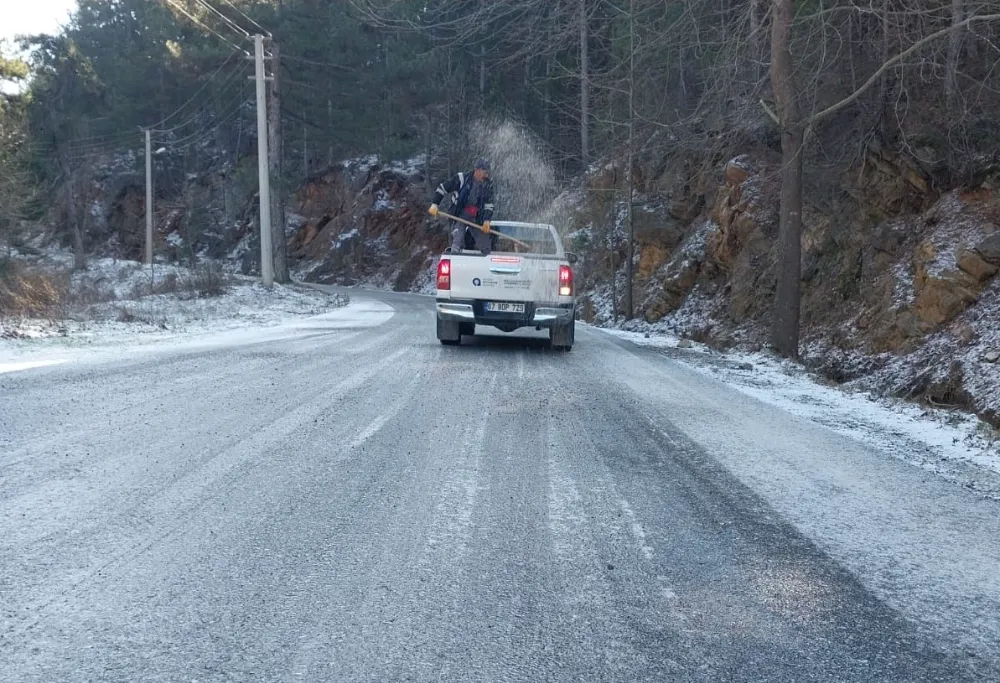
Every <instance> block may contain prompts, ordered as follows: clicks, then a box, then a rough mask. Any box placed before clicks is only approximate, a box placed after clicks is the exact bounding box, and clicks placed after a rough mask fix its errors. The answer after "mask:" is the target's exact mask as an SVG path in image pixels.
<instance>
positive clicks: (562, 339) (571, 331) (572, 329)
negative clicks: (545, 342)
mask: <svg viewBox="0 0 1000 683" xmlns="http://www.w3.org/2000/svg"><path fill="white" fill-rule="evenodd" d="M575 338H576V320H570V321H569V324H568V325H560V326H559V327H552V328H550V329H549V341H550V343H551V345H552V348H553V349H556V350H557V351H570V350H571V349H572V348H573V342H574V341H575V340H576V339H575Z"/></svg>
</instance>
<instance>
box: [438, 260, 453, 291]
mask: <svg viewBox="0 0 1000 683" xmlns="http://www.w3.org/2000/svg"><path fill="white" fill-rule="evenodd" d="M437 288H438V289H448V290H450V289H451V260H450V259H446V258H443V259H441V260H440V261H438V277H437Z"/></svg>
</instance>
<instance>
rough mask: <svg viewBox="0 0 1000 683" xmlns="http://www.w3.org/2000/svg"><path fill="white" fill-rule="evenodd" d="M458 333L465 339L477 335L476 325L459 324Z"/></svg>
mask: <svg viewBox="0 0 1000 683" xmlns="http://www.w3.org/2000/svg"><path fill="white" fill-rule="evenodd" d="M458 333H459V334H461V335H462V336H463V337H471V336H472V335H474V334H475V333H476V323H459V324H458Z"/></svg>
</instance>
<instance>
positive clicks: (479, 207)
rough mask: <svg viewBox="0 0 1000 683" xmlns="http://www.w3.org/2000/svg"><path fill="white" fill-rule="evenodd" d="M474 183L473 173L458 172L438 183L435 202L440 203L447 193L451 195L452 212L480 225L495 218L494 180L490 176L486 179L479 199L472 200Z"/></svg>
mask: <svg viewBox="0 0 1000 683" xmlns="http://www.w3.org/2000/svg"><path fill="white" fill-rule="evenodd" d="M474 184H475V178H474V177H473V174H472V173H456V174H455V175H454V176H453V177H452V178H451V179H450V180H448V181H447V182H444V183H441V184H440V185H438V189H437V192H435V193H434V203H435V204H440V203H441V202H442V201H443V200H444V198H445V195H451V201H452V207H451V212H452V213H453V214H455V215H456V216H459V217H460V218H464V219H466V220H469V221H472V222H473V223H477V224H479V225H482V224H483V223H485V222H486V221H489V220H493V182H492V181H491V180H490V179H489V178H487V179H486V180H484V181H483V182H482V188H481V191H480V192H479V198H478V200H477V201H475V202H470V200H469V194H470V193H471V192H472V186H473V185H474Z"/></svg>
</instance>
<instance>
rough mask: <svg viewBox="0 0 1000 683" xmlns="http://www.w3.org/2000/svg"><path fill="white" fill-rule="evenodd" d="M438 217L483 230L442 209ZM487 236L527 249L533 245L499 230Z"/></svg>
mask: <svg viewBox="0 0 1000 683" xmlns="http://www.w3.org/2000/svg"><path fill="white" fill-rule="evenodd" d="M437 215H438V216H440V217H442V218H450V219H451V220H453V221H458V222H459V223H463V224H465V225H468V226H469V227H470V228H475V229H476V230H483V226H481V225H477V224H475V223H473V222H472V221H467V220H465V219H464V218H459V217H458V216H452V215H451V214H450V213H445V212H444V211H442V210H441V209H438V212H437ZM483 232H486V231H485V230H483ZM487 234H489V235H496V236H497V237H503V238H504V239H505V240H510V241H511V242H513V243H514V244H517V245H519V246H522V247H524V248H525V249H531V245H529V244H527V243H526V242H522V241H521V240H519V239H517V238H515V237H511V236H510V235H505V234H503V233H502V232H499V231H498V230H490V231H489V233H487Z"/></svg>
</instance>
